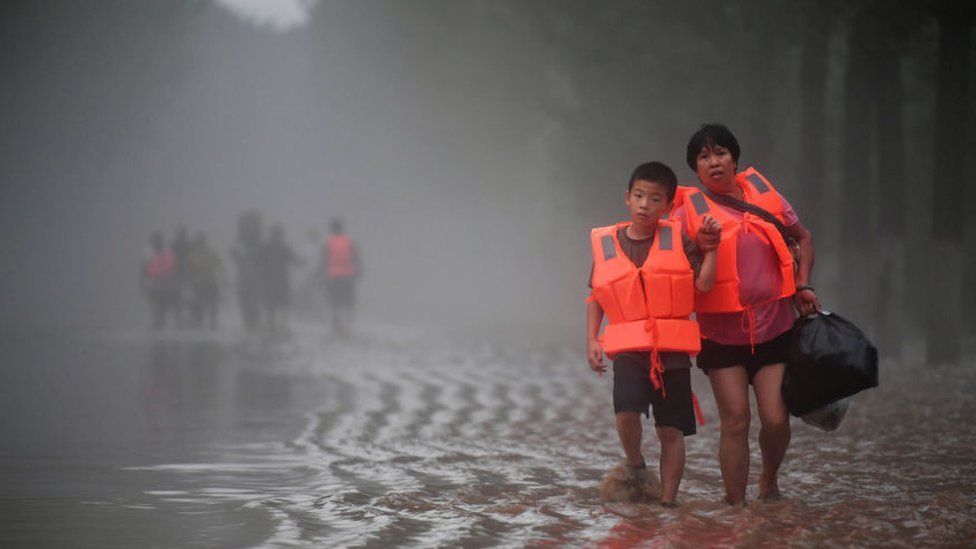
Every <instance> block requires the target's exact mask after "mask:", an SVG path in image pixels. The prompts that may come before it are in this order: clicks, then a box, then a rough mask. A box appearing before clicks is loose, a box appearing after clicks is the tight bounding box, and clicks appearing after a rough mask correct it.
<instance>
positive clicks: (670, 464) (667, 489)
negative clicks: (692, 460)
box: [657, 427, 685, 504]
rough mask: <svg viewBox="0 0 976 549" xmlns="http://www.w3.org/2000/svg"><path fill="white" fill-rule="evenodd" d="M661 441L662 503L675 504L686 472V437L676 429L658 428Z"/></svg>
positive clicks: (658, 436)
mask: <svg viewBox="0 0 976 549" xmlns="http://www.w3.org/2000/svg"><path fill="white" fill-rule="evenodd" d="M657 438H658V439H659V440H660V441H661V503H665V504H667V503H674V501H675V499H676V498H677V497H678V486H679V485H680V484H681V475H682V474H683V473H684V470H685V437H684V435H683V434H682V433H681V431H679V430H678V429H675V428H674V427H658V428H657Z"/></svg>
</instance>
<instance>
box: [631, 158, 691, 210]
mask: <svg viewBox="0 0 976 549" xmlns="http://www.w3.org/2000/svg"><path fill="white" fill-rule="evenodd" d="M637 180H641V181H647V182H650V183H657V184H659V185H664V188H665V189H667V194H668V202H670V201H672V200H674V194H675V193H676V192H677V190H678V176H676V175H674V170H672V169H671V168H669V167H668V166H667V164H664V163H661V162H657V161H655V162H645V163H644V164H641V165H640V166H637V167H636V168H634V173H632V174H630V183H628V184H627V190H628V191H630V190H632V189H633V188H634V181H637Z"/></svg>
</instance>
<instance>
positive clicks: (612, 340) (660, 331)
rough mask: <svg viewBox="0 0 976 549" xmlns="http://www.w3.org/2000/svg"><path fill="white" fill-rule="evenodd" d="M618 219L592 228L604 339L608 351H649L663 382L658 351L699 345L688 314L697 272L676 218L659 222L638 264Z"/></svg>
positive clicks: (654, 373)
mask: <svg viewBox="0 0 976 549" xmlns="http://www.w3.org/2000/svg"><path fill="white" fill-rule="evenodd" d="M628 225H630V222H624V223H618V224H616V225H611V226H608V227H598V228H596V229H593V230H592V231H591V233H590V243H591V245H592V247H593V279H592V285H593V293H592V298H593V299H595V300H596V301H597V303H599V304H600V307H601V308H602V309H603V312H604V314H605V315H606V317H607V325H606V327H605V328H604V330H603V333H602V334H601V335H600V343H601V345H602V346H603V351H604V352H605V353H606V354H607V356H609V357H611V358H613V356H614V355H616V354H617V353H623V352H627V351H650V352H651V380H652V381H653V382H654V387H655V388H658V387H660V386H661V385H660V374H661V372H663V370H664V368H663V366H662V365H661V362H660V359H659V358H658V356H657V355H658V352H659V351H670V352H682V353H688V354H691V355H695V354H698V351H699V350H701V338H700V334H699V332H698V323H697V322H695V321H694V320H691V319H690V315H691V311H692V305H693V303H694V295H695V276H694V272H693V271H692V269H691V264H690V263H689V262H688V258H687V257H685V251H684V246H683V245H682V241H681V226H680V225H679V224H678V223H677V222H675V221H666V220H661V221H659V222H658V227H657V232H656V234H655V236H654V242H653V243H652V244H651V248H650V250H649V251H648V254H647V259H646V260H645V261H644V264H643V265H642V266H641V267H640V268H639V269H638V268H637V266H636V265H634V262H633V261H631V259H630V258H629V257H627V255H626V254H625V253H624V251H623V249H622V248H621V247H620V242H619V241H618V240H617V230H618V229H620V228H622V227H626V226H628Z"/></svg>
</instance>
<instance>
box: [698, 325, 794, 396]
mask: <svg viewBox="0 0 976 549" xmlns="http://www.w3.org/2000/svg"><path fill="white" fill-rule="evenodd" d="M792 335H793V330H792V329H790V330H786V331H785V332H783V333H782V334H780V335H778V336H776V337H775V338H773V339H771V340H769V341H765V342H763V343H757V344H756V352H755V353H753V352H752V348H751V347H750V346H749V345H723V344H721V343H715V342H714V341H712V340H710V339H703V340H702V346H701V352H699V353H698V358H697V359H696V361H695V362H696V363H697V364H698V367H699V368H701V369H702V370H704V371H705V373H706V374H707V373H708V372H709V370H717V369H720V368H730V367H732V366H744V367H745V369H746V373H747V374H748V375H749V383H750V384H751V383H752V380H753V379H754V378H755V377H756V372H758V371H759V370H760V369H761V368H762V367H763V366H769V365H770V364H779V363H781V362H786V360H787V359H788V358H789V356H790V339H791V338H792Z"/></svg>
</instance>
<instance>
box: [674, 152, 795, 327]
mask: <svg viewBox="0 0 976 549" xmlns="http://www.w3.org/2000/svg"><path fill="white" fill-rule="evenodd" d="M736 184H738V185H739V188H740V189H742V195H743V197H742V199H743V200H744V201H745V202H748V203H750V204H755V205H756V206H759V207H760V208H763V209H764V210H766V211H768V212H769V213H771V214H773V215H774V216H776V218H777V219H779V220H780V221H781V222H784V223H785V220H784V218H783V201H782V200H781V199H780V197H779V194H778V193H776V189H774V188H773V185H772V183H770V182H769V180H768V179H766V178H765V177H763V175H762V174H760V173H759V172H758V171H756V170H755V169H754V168H751V167H750V168H747V169H746V170H745V171H743V172H741V173H739V174H737V175H736ZM678 195H679V196H681V197H682V198H681V204H680V205H679V204H676V205H675V207H676V208H677V207H683V208H684V209H685V216H686V218H687V221H688V229H689V231H690V233H691V234H692V235H695V234H698V229H699V228H700V227H701V225H702V220H703V219H704V217H705V215H706V214H707V215H711V216H712V217H713V218H714V219H715V220H716V221H718V222H719V223H720V224H721V225H722V239H721V240H720V241H719V245H718V257H717V258H716V259H717V260H718V261H717V265H716V268H715V284H714V285H713V286H712V289H711V291H709V292H696V293H695V311H696V312H700V313H732V312H738V311H746V310H748V309H750V307H747V306H746V305H744V304H743V303H742V301H741V299H740V297H739V269H738V264H737V263H736V249H737V248H736V245H737V242H738V239H739V234H741V233H746V232H756V233H758V234H760V235H761V236H762V237H763V238H765V239H766V241H767V242H769V243H770V244H771V245H772V246H773V249H774V250H775V251H776V256H777V257H778V258H779V264H780V274H781V275H782V276H781V278H782V281H783V285H782V287H781V289H780V292H779V294H778V295H777V296H776V297H775V298H774V299H773V300H771V301H775V300H778V299H781V298H784V297H789V296H791V295H793V294H794V293H796V283H795V281H794V278H793V256H792V255H791V254H790V250H789V248H788V247H787V246H786V242H784V241H783V235H781V234H780V232H779V230H778V229H777V228H776V227H775V226H774V225H773V224H772V223H769V222H767V221H764V220H763V219H762V218H761V217H759V216H757V215H755V214H753V213H750V212H745V213H744V215H743V217H742V221H739V220H737V219H736V218H735V217H733V216H732V215H729V214H728V213H726V211H725V210H724V209H723V208H722V207H720V206H719V205H717V204H715V202H713V201H712V200H711V199H709V198H708V196H706V195H705V193H703V192H701V190H700V189H697V188H694V187H680V188H679V193H678ZM676 202H678V201H677V200H676ZM753 306H754V305H753Z"/></svg>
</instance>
